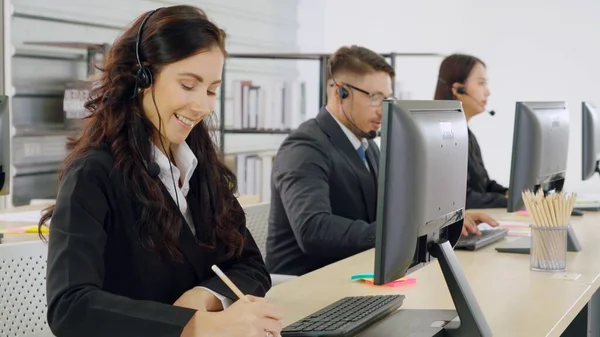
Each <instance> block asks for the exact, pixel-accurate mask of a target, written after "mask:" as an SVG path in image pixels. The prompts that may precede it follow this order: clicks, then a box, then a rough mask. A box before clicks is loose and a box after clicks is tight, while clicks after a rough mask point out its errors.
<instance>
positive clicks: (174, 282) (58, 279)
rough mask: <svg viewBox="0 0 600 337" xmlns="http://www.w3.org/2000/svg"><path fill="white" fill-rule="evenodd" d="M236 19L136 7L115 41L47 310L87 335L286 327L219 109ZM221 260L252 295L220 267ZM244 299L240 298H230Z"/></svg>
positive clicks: (63, 212)
mask: <svg viewBox="0 0 600 337" xmlns="http://www.w3.org/2000/svg"><path fill="white" fill-rule="evenodd" d="M224 46H225V33H224V32H223V31H222V30H221V29H220V28H219V27H217V26H216V25H215V24H214V23H212V22H211V21H210V20H209V19H208V18H207V17H206V15H205V14H204V12H203V11H202V10H200V9H198V8H195V7H191V6H173V7H165V8H161V9H158V10H155V11H151V12H148V13H145V14H144V15H142V16H140V17H139V18H137V20H135V21H134V23H133V24H132V26H130V27H129V28H128V29H127V30H126V31H125V32H124V33H123V34H122V36H121V37H119V38H118V39H117V40H116V41H115V43H114V45H113V46H112V48H111V50H110V52H109V53H108V56H107V58H106V63H105V65H104V69H103V70H104V71H103V75H102V77H101V79H100V80H99V83H97V86H95V88H94V90H93V91H92V93H91V94H90V99H89V101H88V102H87V103H86V108H87V109H88V110H89V111H90V112H91V115H90V117H89V118H88V119H87V120H86V123H85V127H84V129H83V131H82V133H81V134H80V135H79V136H78V137H77V138H76V139H74V140H72V141H70V143H69V144H68V145H69V148H70V149H71V151H70V153H69V155H68V156H67V158H66V161H65V164H64V169H63V171H62V172H61V174H60V188H59V192H58V197H57V201H56V205H54V206H53V207H50V208H49V209H48V210H47V212H46V213H45V215H44V216H43V218H42V219H41V220H40V226H42V225H43V224H44V223H45V222H46V221H47V220H48V219H50V218H51V219H52V225H51V226H50V234H49V241H48V242H49V243H48V262H47V300H48V324H49V326H50V328H51V330H52V332H53V333H54V334H55V335H57V336H61V337H71V336H73V337H75V336H88V337H95V336H98V337H99V336H111V337H118V336H128V337H129V336H145V337H151V336H161V337H165V336H184V337H196V336H221V335H227V336H244V337H246V336H260V337H264V336H273V335H278V334H279V333H280V331H281V325H280V323H279V320H280V319H281V313H280V311H279V309H278V308H277V307H275V306H273V305H272V304H270V303H268V302H267V301H266V300H264V299H262V298H261V297H262V296H264V295H265V293H266V292H267V290H268V289H269V288H270V286H271V282H270V278H269V274H268V272H267V270H266V268H265V265H264V262H263V259H262V257H261V254H260V251H259V249H258V248H257V245H256V243H255V242H254V240H253V238H252V236H251V235H250V233H249V232H248V230H247V229H246V226H245V214H244V211H243V209H242V208H241V206H240V204H239V203H238V202H237V199H236V198H235V196H234V192H235V189H236V179H235V176H234V174H233V173H232V172H231V171H229V170H228V169H227V168H226V166H225V165H224V164H223V163H222V162H221V161H220V160H219V158H218V156H217V149H216V148H215V144H214V143H213V141H212V140H211V135H210V134H209V129H210V128H209V125H208V122H207V117H209V115H210V114H211V112H212V111H213V109H214V106H215V100H216V97H215V95H216V94H215V92H216V91H217V89H218V87H219V86H220V85H221V73H222V71H223V64H224V59H225V48H224ZM212 265H217V266H218V267H220V269H221V270H222V271H223V272H224V273H225V274H226V275H227V276H228V277H229V278H230V279H231V280H232V281H233V283H234V284H235V285H237V286H238V287H239V288H240V289H241V291H242V292H243V293H244V294H247V299H248V301H246V300H244V301H240V300H238V301H235V300H236V299H237V297H236V296H235V294H234V293H233V292H232V291H231V290H230V289H229V288H228V287H227V286H226V284H225V283H223V281H222V280H221V279H220V278H219V277H217V276H216V275H215V274H214V273H213V271H212V270H211V267H212ZM233 301H235V303H233V304H231V302H233Z"/></svg>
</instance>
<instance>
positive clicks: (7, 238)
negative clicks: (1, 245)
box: [0, 204, 50, 242]
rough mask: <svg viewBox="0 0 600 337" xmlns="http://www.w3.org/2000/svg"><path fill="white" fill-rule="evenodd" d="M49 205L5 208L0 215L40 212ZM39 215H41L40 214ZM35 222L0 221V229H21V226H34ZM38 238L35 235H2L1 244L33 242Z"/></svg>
mask: <svg viewBox="0 0 600 337" xmlns="http://www.w3.org/2000/svg"><path fill="white" fill-rule="evenodd" d="M48 205H50V204H38V205H28V206H19V207H13V208H7V209H3V210H1V211H0V214H6V213H18V212H28V211H40V212H41V211H42V210H43V209H44V208H46V207H47V206H48ZM40 215H41V213H40ZM36 225H37V222H21V221H0V229H7V228H13V227H23V226H36ZM39 239H40V238H39V236H38V235H37V234H4V238H3V239H2V242H21V241H33V240H39Z"/></svg>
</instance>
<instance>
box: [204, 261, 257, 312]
mask: <svg viewBox="0 0 600 337" xmlns="http://www.w3.org/2000/svg"><path fill="white" fill-rule="evenodd" d="M211 269H212V270H213V271H214V272H215V274H217V276H219V278H221V280H223V282H224V283H225V284H226V285H227V286H228V287H229V289H231V291H233V293H234V294H236V295H237V297H238V298H239V299H240V300H242V301H244V302H246V303H250V300H249V299H248V298H247V297H246V296H245V295H244V293H242V291H241V290H240V289H239V288H238V287H236V285H235V284H233V282H231V280H230V279H229V277H227V275H225V273H223V271H221V269H220V268H219V267H217V266H216V265H214V264H213V266H212V267H211Z"/></svg>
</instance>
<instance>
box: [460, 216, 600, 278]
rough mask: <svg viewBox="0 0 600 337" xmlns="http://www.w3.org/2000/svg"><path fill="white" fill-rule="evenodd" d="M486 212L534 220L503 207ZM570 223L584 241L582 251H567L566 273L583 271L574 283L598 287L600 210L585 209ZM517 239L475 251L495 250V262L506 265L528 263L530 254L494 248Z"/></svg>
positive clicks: (510, 218) (506, 219) (599, 271)
mask: <svg viewBox="0 0 600 337" xmlns="http://www.w3.org/2000/svg"><path fill="white" fill-rule="evenodd" d="M485 212H487V213H488V214H490V215H491V216H493V217H494V218H495V219H496V220H499V221H503V220H504V221H521V222H531V219H530V218H529V217H528V216H523V215H517V214H515V213H507V212H506V210H503V209H502V210H485ZM571 226H572V227H573V230H574V231H575V234H576V236H577V239H578V240H579V242H580V243H581V246H582V250H581V251H580V252H567V272H566V274H580V276H579V278H578V279H577V280H574V282H580V283H583V284H588V285H591V286H593V288H595V289H598V288H599V287H600V212H586V214H585V215H584V216H582V217H577V216H574V217H571ZM518 239H521V238H515V237H508V238H506V239H505V240H503V241H500V242H498V243H495V244H493V245H490V246H488V247H485V248H483V249H482V250H480V251H478V252H476V253H478V254H479V253H483V252H485V253H492V254H494V260H495V263H496V262H498V263H501V264H503V265H518V264H528V263H529V255H526V254H509V253H498V252H496V251H495V247H497V246H500V245H503V244H505V243H506V242H509V241H514V240H518ZM472 253H473V252H457V254H459V256H460V255H463V254H472ZM548 276H550V277H557V276H558V275H556V274H554V275H552V274H548ZM567 276H569V275H567ZM567 281H569V280H568V279H567Z"/></svg>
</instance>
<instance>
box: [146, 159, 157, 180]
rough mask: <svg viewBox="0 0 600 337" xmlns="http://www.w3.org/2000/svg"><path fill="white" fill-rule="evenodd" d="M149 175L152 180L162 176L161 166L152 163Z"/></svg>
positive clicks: (149, 166)
mask: <svg viewBox="0 0 600 337" xmlns="http://www.w3.org/2000/svg"><path fill="white" fill-rule="evenodd" d="M147 170H148V174H149V175H150V176H151V177H152V178H156V177H158V176H159V175H160V166H158V164H157V163H156V162H150V163H149V164H148V167H147Z"/></svg>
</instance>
